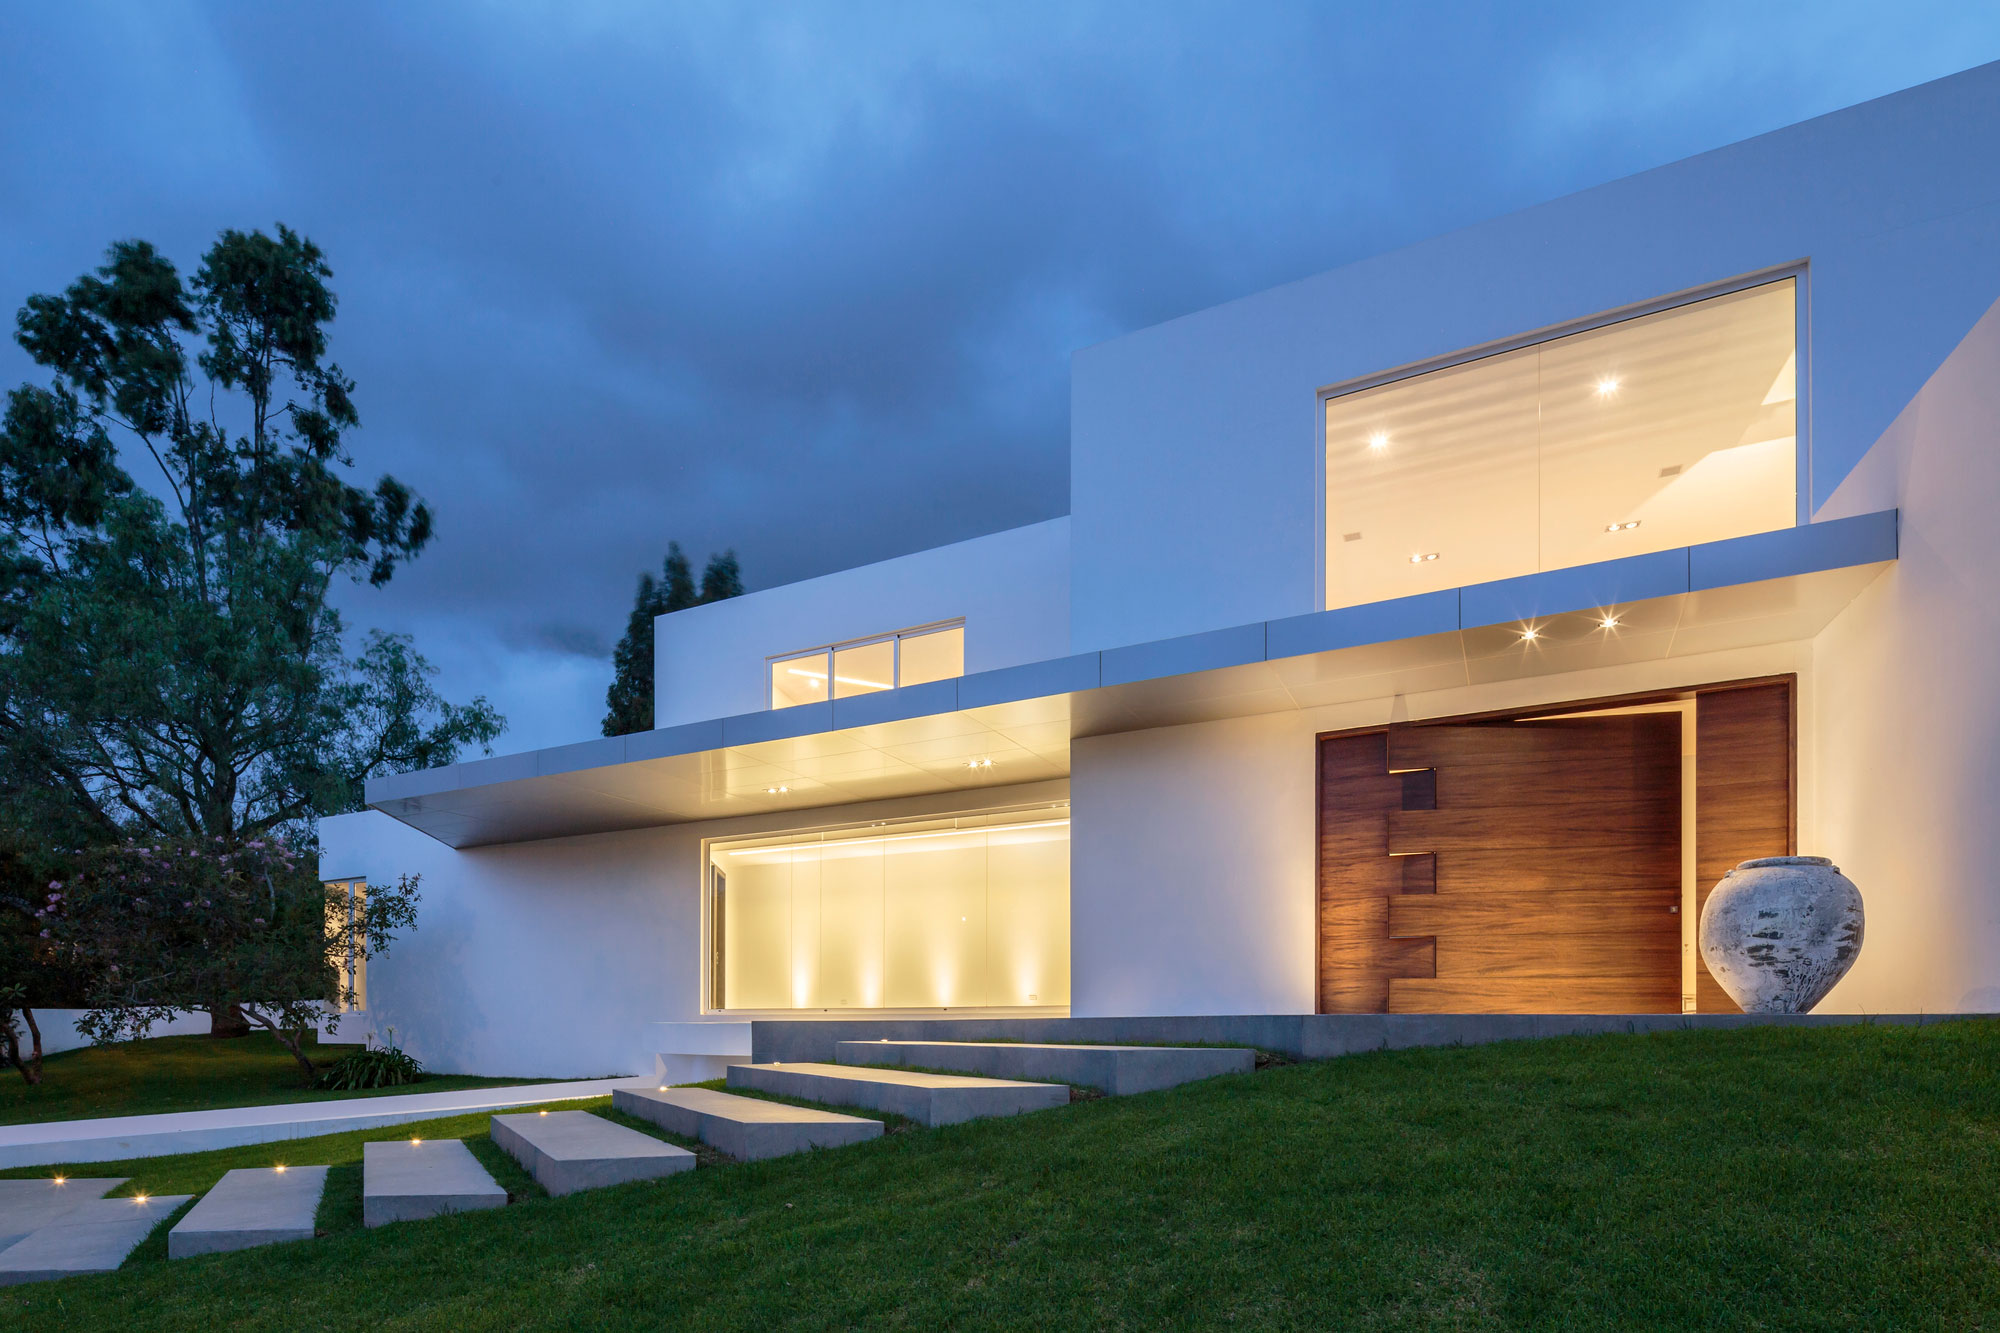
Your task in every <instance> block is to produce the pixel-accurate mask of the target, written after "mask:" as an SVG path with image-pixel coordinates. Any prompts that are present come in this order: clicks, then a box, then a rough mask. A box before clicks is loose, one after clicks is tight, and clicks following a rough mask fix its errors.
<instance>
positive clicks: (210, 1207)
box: [167, 1166, 327, 1259]
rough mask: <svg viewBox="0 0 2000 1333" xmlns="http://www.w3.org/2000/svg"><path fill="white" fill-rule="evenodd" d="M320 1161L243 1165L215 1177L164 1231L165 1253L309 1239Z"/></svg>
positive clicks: (322, 1175) (322, 1185) (322, 1179)
mask: <svg viewBox="0 0 2000 1333" xmlns="http://www.w3.org/2000/svg"><path fill="white" fill-rule="evenodd" d="M326 1170H327V1169H326V1168H325V1167H323V1166H279V1167H270V1166H244V1167H238V1168H237V1169H236V1170H234V1171H231V1172H228V1173H227V1174H226V1175H224V1176H223V1177H222V1179H221V1180H218V1181H217V1182H215V1188H213V1189H211V1190H210V1191H209V1192H208V1193H207V1194H204V1195H203V1196H202V1198H201V1202H200V1203H198V1204H196V1205H195V1206H194V1207H192V1208H190V1209H188V1211H187V1215H186V1216H185V1217H183V1218H181V1220H180V1221H178V1222H176V1223H174V1229H173V1230H172V1231H169V1232H168V1233H167V1257H168V1258H169V1259H189V1258H192V1257H193V1256H195V1255H197V1254H221V1253H223V1252H224V1251H227V1250H247V1249H250V1248H252V1247H253V1246H257V1245H276V1244H278V1243H279V1242H280V1241H287V1240H311V1239H312V1238H313V1219H314V1217H316V1216H317V1215H318V1213H319V1197H320V1195H321V1194H322V1193H323V1192H324V1191H325V1189H326Z"/></svg>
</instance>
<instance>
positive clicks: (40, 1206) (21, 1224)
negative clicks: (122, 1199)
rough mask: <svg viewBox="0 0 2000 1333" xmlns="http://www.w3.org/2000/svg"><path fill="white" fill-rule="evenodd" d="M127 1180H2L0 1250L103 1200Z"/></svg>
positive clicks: (82, 1178)
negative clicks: (93, 1200) (82, 1206)
mask: <svg viewBox="0 0 2000 1333" xmlns="http://www.w3.org/2000/svg"><path fill="white" fill-rule="evenodd" d="M125 1179H126V1178H125V1177H124V1176H118V1177H116V1178H107V1177H101V1176H100V1177H97V1178H95V1179H90V1178H84V1177H76V1178H72V1179H67V1180H60V1181H59V1180H57V1179H55V1178H54V1177H52V1176H44V1177H40V1178H38V1179H35V1180H0V1250H4V1249H6V1248H7V1247H8V1246H9V1245H12V1244H13V1243H14V1242H15V1241H17V1240H20V1239H21V1238H22V1237H24V1236H27V1235H29V1234H30V1233H31V1232H36V1231H40V1230H41V1229H42V1228H43V1227H45V1226H48V1225H49V1224H50V1223H52V1222H56V1221H59V1220H60V1219H61V1218H62V1217H64V1216H65V1215H66V1214H68V1213H70V1212H72V1211H74V1210H75V1209H76V1208H78V1207H79V1206H80V1205H82V1204H85V1203H88V1202H89V1201H90V1200H92V1199H101V1198H103V1197H104V1196H105V1195H107V1194H109V1193H111V1191H113V1190H115V1189H117V1188H118V1187H119V1186H120V1185H123V1184H124V1183H125Z"/></svg>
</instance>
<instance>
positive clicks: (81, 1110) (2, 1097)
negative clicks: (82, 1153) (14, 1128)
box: [0, 1032, 547, 1125]
mask: <svg viewBox="0 0 2000 1333" xmlns="http://www.w3.org/2000/svg"><path fill="white" fill-rule="evenodd" d="M354 1049H356V1048H355V1047H353V1046H333V1045H329V1046H322V1045H320V1044H319V1043H318V1042H316V1041H309V1042H308V1044H307V1046H306V1054H307V1055H308V1056H310V1057H311V1058H312V1060H313V1063H314V1064H316V1065H327V1064H331V1063H332V1062H333V1061H335V1060H337V1059H339V1058H340V1057H341V1056H343V1055H345V1054H347V1052H349V1051H351V1050H354ZM0 1074H4V1075H5V1076H6V1077H4V1078H0V1125H25V1124H34V1123H40V1122H42V1121H48V1120H77V1119H96V1118H98V1117H100V1116H119V1115H150V1114H153V1113H155V1112H161V1111H206V1110H210V1109H213V1108H216V1107H224V1106H263V1105H268V1104H271V1103H275V1102H317V1101H332V1100H340V1099H345V1098H349V1097H392V1096H395V1095H397V1094H399V1093H412V1092H450V1091H452V1090H453V1089H455V1088H490V1087H505V1086H511V1085H515V1084H521V1083H538V1082H546V1081H547V1080H543V1079H528V1078H472V1077H470V1076H466V1075H460V1074H441V1075H436V1076H433V1077H431V1078H427V1079H425V1080H424V1081H423V1082H421V1083H411V1084H407V1085H405V1086H403V1087H400V1088H375V1089H371V1090H369V1091H366V1092H352V1091H350V1092H319V1091H316V1090H314V1089H311V1088H305V1087H301V1086H299V1066H298V1062H297V1061H295V1060H294V1059H292V1056H291V1052H289V1051H287V1050H286V1049H285V1048H284V1047H282V1046H280V1045H279V1044H278V1041H277V1038H275V1037H273V1036H272V1035H271V1034H270V1033H268V1032H253V1033H252V1034H250V1035H249V1036H247V1037H233V1038H230V1039H229V1040H227V1041H218V1040H216V1039H214V1038H212V1037H208V1036H191V1037H153V1038H150V1039H149V1040H146V1041H128V1042H121V1043H119V1044H118V1045H116V1046H86V1047H83V1048H82V1049H80V1050H74V1051H63V1052H61V1053H60V1054H57V1055H51V1056H49V1057H48V1058H47V1059H46V1060H45V1061H44V1062H43V1066H42V1081H41V1083H39V1084H37V1085H35V1086H32V1087H31V1086H29V1084H28V1083H27V1082H26V1081H25V1080H24V1079H22V1078H21V1077H20V1075H19V1074H17V1073H15V1072H14V1071H13V1070H11V1069H4V1070H0Z"/></svg>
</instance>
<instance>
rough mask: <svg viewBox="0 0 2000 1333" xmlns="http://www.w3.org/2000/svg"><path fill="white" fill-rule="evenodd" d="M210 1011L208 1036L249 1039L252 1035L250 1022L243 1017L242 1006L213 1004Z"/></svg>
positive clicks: (208, 1007) (209, 1006)
mask: <svg viewBox="0 0 2000 1333" xmlns="http://www.w3.org/2000/svg"><path fill="white" fill-rule="evenodd" d="M207 1009H208V1035H209V1036H211V1037H218V1038H220V1037H247V1036H249V1035H250V1020H249V1019H247V1018H245V1017H244V1016H243V1006H242V1005H240V1004H211V1005H208V1006H207Z"/></svg>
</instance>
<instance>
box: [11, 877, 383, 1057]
mask: <svg viewBox="0 0 2000 1333" xmlns="http://www.w3.org/2000/svg"><path fill="white" fill-rule="evenodd" d="M66 859H67V860H68V863H69V864H70V865H71V867H72V868H71V870H70V873H69V875H68V877H67V878H66V879H64V878H59V879H56V880H54V881H52V882H51V883H50V885H49V889H48V892H47V893H46V895H45V896H44V900H43V902H42V903H41V905H40V907H39V908H38V909H37V911H36V913H35V919H36V921H37V922H38V923H40V926H41V930H42V935H43V937H44V938H46V939H48V940H49V941H50V943H51V946H52V947H53V948H54V950H55V951H56V952H58V953H59V954H63V955H67V956H68V958H69V959H70V961H71V962H72V963H73V964H74V965H75V966H76V967H77V969H78V970H79V971H83V972H85V973H86V974H87V975H88V976H89V977H90V978H91V982H90V987H89V994H88V1001H87V1002H88V1004H89V1006H90V1012H89V1013H87V1014H86V1015H85V1016H84V1017H83V1019H82V1020H80V1021H79V1022H78V1024H77V1027H78V1029H79V1030H80V1031H82V1032H83V1033H84V1034H85V1035H87V1036H89V1037H90V1038H91V1040H93V1041H95V1042H99V1043H104V1042H113V1041H123V1040H127V1039H130V1038H135V1037H143V1036H145V1035H146V1034H147V1033H148V1032H149V1031H151V1029H152V1027H153V1025H154V1024H156V1023H162V1022H165V1021H167V1020H168V1019H169V1018H171V1017H172V1015H173V1013H174V1012H175V1011H176V1010H178V1009H189V1008H196V1007H200V1008H210V1009H214V1008H216V1007H219V1006H223V1005H236V1006H239V1007H240V1008H241V1009H242V1012H243V1014H244V1016H245V1017H246V1018H247V1019H248V1020H249V1021H250V1022H251V1023H252V1024H254V1025H256V1026H258V1027H262V1028H265V1029H267V1030H268V1031H270V1032H271V1033H273V1034H274V1035H275V1036H276V1037H277V1038H278V1040H279V1041H280V1042H282V1043H283V1044H284V1045H285V1047H286V1049H287V1050H289V1051H291V1053H292V1056H293V1058H294V1059H296V1060H297V1061H298V1062H299V1064H300V1066H301V1068H302V1069H303V1070H304V1073H305V1077H306V1078H307V1079H308V1080H310V1079H311V1077H312V1075H313V1067H312V1062H311V1059H310V1058H309V1057H308V1056H307V1055H306V1054H305V1049H304V1045H305V1033H306V1031H307V1030H308V1029H309V1028H311V1027H313V1026H314V1025H315V1024H316V1023H318V1022H320V1021H322V1020H324V1021H326V1022H327V1025H328V1026H329V1028H331V1027H332V1026H333V1025H334V1024H335V1023H337V1022H338V1015H337V1013H335V1008H336V1006H338V1005H339V1004H342V1003H346V1004H352V1003H353V1002H354V999H355V996H354V995H353V993H352V992H351V991H349V992H347V993H344V994H343V993H342V990H341V984H340V971H339V968H338V963H339V962H340V961H341V960H344V959H345V958H347V957H349V956H350V953H351V955H352V956H354V957H356V958H367V957H369V956H371V955H373V954H378V953H381V952H382V951H383V950H385V949H387V948H388V946H389V942H390V941H391V940H392V939H394V938H395V936H396V933H397V932H398V931H402V930H407V929H411V928H413V927H414V926H415V924H416V910H417V898H418V894H417V882H418V881H417V877H416V876H414V875H409V876H405V877H404V878H403V879H402V880H401V881H400V882H398V883H396V884H394V885H386V884H385V885H370V886H369V892H368V896H367V901H366V904H365V906H364V907H363V908H362V910H361V911H360V912H359V913H358V914H357V916H356V918H355V919H353V920H352V921H350V919H349V914H348V910H347V900H346V898H345V896H344V894H343V895H341V896H338V897H336V896H335V894H334V892H333V891H332V890H329V889H328V887H327V886H326V885H325V884H323V883H321V882H320V879H319V875H318V873H317V869H316V867H315V866H314V865H313V864H311V858H309V857H306V856H302V855H301V854H299V853H298V852H295V851H294V850H293V849H291V848H290V847H288V846H287V845H286V844H285V843H284V842H283V841H282V840H280V839H277V838H264V839H256V840H253V841H250V842H247V843H244V844H242V845H241V846H239V847H235V848H229V847H227V846H226V845H225V844H223V843H222V841H221V840H220V839H217V840H216V841H215V842H214V843H213V844H206V845H205V844H201V843H192V844H177V843H172V842H167V841H149V842H137V841H134V842H126V843H122V844H119V845H116V846H111V847H102V848H93V849H90V850H87V851H83V852H79V853H77V854H75V855H74V856H73V857H70V858H66ZM336 908H337V909H338V910H335V909H336Z"/></svg>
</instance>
